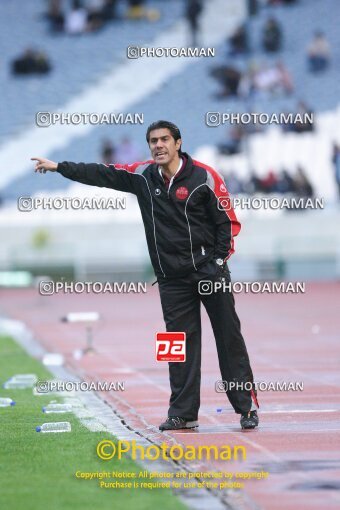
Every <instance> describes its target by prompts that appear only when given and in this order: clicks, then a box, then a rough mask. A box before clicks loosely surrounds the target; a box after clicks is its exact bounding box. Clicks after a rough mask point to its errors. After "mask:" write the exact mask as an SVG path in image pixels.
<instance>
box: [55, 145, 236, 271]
mask: <svg viewBox="0 0 340 510" xmlns="http://www.w3.org/2000/svg"><path fill="white" fill-rule="evenodd" d="M182 155H183V158H184V167H182V169H181V170H180V171H179V172H178V174H177V175H176V176H175V178H174V180H173V182H172V185H171V186H170V188H168V189H167V187H166V185H165V182H164V179H163V177H162V176H161V175H160V173H159V171H158V165H157V164H156V163H155V162H154V161H146V162H137V163H133V164H131V165H118V164H114V165H102V164H96V163H90V164H85V163H71V162H67V161H64V162H63V163H59V164H58V168H57V171H58V172H59V173H61V174H62V175H63V176H64V177H67V178H68V179H72V180H73V181H77V182H81V183H83V184H90V185H92V186H99V187H105V188H113V189H115V190H119V191H125V192H128V193H133V194H135V195H136V196H137V199H138V203H139V207H140V209H141V213H142V218H143V222H144V228H145V233H146V239H147V243H148V248H149V253H150V258H151V262H152V265H153V268H154V271H155V274H156V276H157V277H159V276H162V277H167V278H174V277H177V276H184V275H186V274H189V273H191V272H193V271H196V270H197V268H198V267H200V266H202V265H203V264H205V263H206V262H208V261H209V260H211V259H213V258H215V259H218V258H221V259H223V260H227V259H228V258H229V257H230V255H231V254H232V253H233V252H234V241H233V238H234V236H236V235H237V234H238V233H239V231H240V228H241V225H240V223H239V222H238V220H237V218H236V216H235V213H234V211H233V209H232V207H231V206H230V203H229V204H228V202H227V200H228V199H226V197H228V196H229V194H228V191H227V189H226V186H225V184H224V181H223V179H222V177H221V176H220V175H219V174H218V173H217V172H216V171H215V170H213V169H212V168H210V167H208V166H206V165H204V164H203V163H200V162H198V161H195V160H192V159H191V157H190V156H189V155H188V154H186V153H182ZM223 197H224V199H223Z"/></svg>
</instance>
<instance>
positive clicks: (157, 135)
mask: <svg viewBox="0 0 340 510" xmlns="http://www.w3.org/2000/svg"><path fill="white" fill-rule="evenodd" d="M180 146H181V140H177V141H175V139H174V137H173V136H172V134H171V132H170V130H169V129H167V128H161V129H155V130H153V131H151V132H150V135H149V147H150V151H151V155H152V158H153V159H154V161H155V162H156V163H157V164H158V165H168V164H169V163H171V161H172V160H173V159H175V158H176V157H177V151H178V149H179V148H180Z"/></svg>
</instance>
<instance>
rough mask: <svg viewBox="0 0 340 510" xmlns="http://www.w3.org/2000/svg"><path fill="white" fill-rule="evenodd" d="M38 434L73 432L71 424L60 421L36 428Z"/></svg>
mask: <svg viewBox="0 0 340 510" xmlns="http://www.w3.org/2000/svg"><path fill="white" fill-rule="evenodd" d="M35 430H36V431H37V432H44V433H47V432H71V423H70V422H68V421H58V422H50V423H43V424H42V425H39V426H38V427H36V428H35Z"/></svg>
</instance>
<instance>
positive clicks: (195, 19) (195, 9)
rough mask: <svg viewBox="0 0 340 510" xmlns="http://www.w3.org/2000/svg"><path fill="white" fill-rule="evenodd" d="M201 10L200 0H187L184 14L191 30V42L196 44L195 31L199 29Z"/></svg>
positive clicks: (193, 44) (194, 45)
mask: <svg viewBox="0 0 340 510" xmlns="http://www.w3.org/2000/svg"><path fill="white" fill-rule="evenodd" d="M202 10H203V7H202V0H187V7H186V12H185V16H186V18H187V20H188V23H189V27H190V31H191V44H192V46H193V47H196V46H197V33H198V29H199V17H200V15H201V12H202Z"/></svg>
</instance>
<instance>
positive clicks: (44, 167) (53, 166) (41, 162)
mask: <svg viewBox="0 0 340 510" xmlns="http://www.w3.org/2000/svg"><path fill="white" fill-rule="evenodd" d="M31 160H32V161H37V163H36V164H35V172H40V173H44V174H45V173H46V172H47V171H48V170H49V171H50V172H55V171H56V170H57V167H58V163H55V162H54V161H50V160H49V159H45V158H31Z"/></svg>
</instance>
